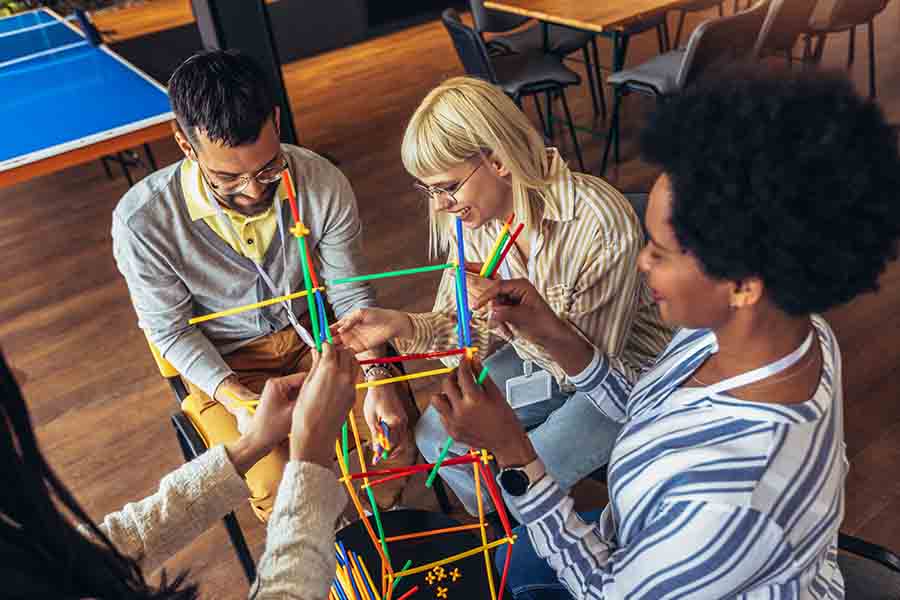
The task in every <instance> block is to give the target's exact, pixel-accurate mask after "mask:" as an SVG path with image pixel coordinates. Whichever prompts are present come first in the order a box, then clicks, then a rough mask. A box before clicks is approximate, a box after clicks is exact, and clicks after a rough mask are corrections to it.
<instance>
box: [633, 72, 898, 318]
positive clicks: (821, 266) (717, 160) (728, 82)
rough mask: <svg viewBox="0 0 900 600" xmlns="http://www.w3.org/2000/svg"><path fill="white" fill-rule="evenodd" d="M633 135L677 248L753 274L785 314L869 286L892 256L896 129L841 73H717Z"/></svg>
mask: <svg viewBox="0 0 900 600" xmlns="http://www.w3.org/2000/svg"><path fill="white" fill-rule="evenodd" d="M641 146H642V152H643V155H644V157H646V159H647V160H649V161H650V162H651V163H654V164H656V165H659V166H660V167H662V169H663V171H664V172H665V173H666V174H667V175H668V176H669V178H670V180H671V184H672V190H673V202H672V219H671V223H672V227H673V229H674V230H675V234H676V236H677V238H678V242H679V244H680V245H681V246H682V248H685V249H686V250H687V251H688V252H690V253H691V254H693V255H694V256H695V257H696V258H697V259H698V260H699V261H700V263H701V264H702V266H703V268H704V269H705V271H706V272H707V274H709V275H710V276H712V277H715V278H718V279H727V280H733V281H739V280H741V279H742V278H746V277H750V276H757V277H759V278H761V279H762V280H763V282H764V283H765V286H766V290H767V293H768V294H769V295H770V297H771V298H772V300H773V302H774V303H775V304H776V305H777V306H778V307H780V308H781V309H782V310H784V311H785V312H787V313H788V314H791V315H802V314H807V313H811V312H823V311H825V310H827V309H829V308H831V307H833V306H836V305H839V304H842V303H844V302H847V301H848V300H850V299H852V298H853V297H854V296H856V295H858V294H860V293H862V292H866V291H874V290H877V289H878V277H879V275H880V274H881V273H882V272H883V271H884V269H885V267H886V265H887V263H888V262H889V261H891V260H894V259H895V258H897V239H898V236H900V202H898V201H897V195H898V194H900V157H898V148H897V134H896V131H894V130H893V129H892V128H891V127H890V126H889V125H888V124H887V123H886V122H885V120H884V116H883V115H882V113H881V110H880V109H879V108H878V107H877V105H875V104H874V103H873V102H870V101H867V100H863V99H862V98H860V97H859V95H858V94H857V93H856V92H855V91H854V89H853V86H852V85H851V84H850V82H849V81H847V79H846V78H844V77H843V76H838V75H823V74H815V73H810V74H802V73H789V72H778V73H772V72H764V71H762V70H760V69H759V68H751V67H746V66H745V67H732V68H731V70H729V71H728V72H725V71H719V72H717V73H715V74H713V76H712V77H707V78H705V79H704V80H703V81H701V82H700V83H699V84H698V85H697V86H696V87H694V88H692V89H688V90H686V91H685V92H684V93H682V94H681V95H679V96H677V97H674V98H671V99H670V100H668V101H667V102H665V103H663V104H662V105H661V107H660V108H659V109H658V111H657V112H656V114H655V115H654V117H653V118H652V119H651V121H650V123H649V125H648V127H647V128H646V129H645V131H644V132H643V135H642V139H641Z"/></svg>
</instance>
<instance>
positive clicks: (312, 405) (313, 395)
mask: <svg viewBox="0 0 900 600" xmlns="http://www.w3.org/2000/svg"><path fill="white" fill-rule="evenodd" d="M312 352H313V365H312V369H311V370H310V372H309V375H307V377H306V381H305V383H304V385H303V388H302V389H301V390H300V396H299V398H298V399H297V404H296V405H295V406H294V414H293V423H292V426H291V460H302V461H308V462H314V463H317V464H320V465H322V466H324V467H326V468H331V463H332V460H333V456H334V455H333V449H334V448H333V443H334V440H335V439H336V438H337V435H338V432H339V431H340V428H341V424H342V423H343V422H344V420H345V419H346V418H347V413H349V412H350V409H351V408H352V407H353V403H354V401H355V399H356V389H355V387H354V383H355V382H356V374H357V372H358V370H359V364H358V363H357V362H356V358H355V357H354V356H353V351H351V350H350V349H348V348H344V347H340V346H332V345H331V344H324V345H323V346H322V353H321V354H319V353H318V352H316V351H315V350H313V351H312Z"/></svg>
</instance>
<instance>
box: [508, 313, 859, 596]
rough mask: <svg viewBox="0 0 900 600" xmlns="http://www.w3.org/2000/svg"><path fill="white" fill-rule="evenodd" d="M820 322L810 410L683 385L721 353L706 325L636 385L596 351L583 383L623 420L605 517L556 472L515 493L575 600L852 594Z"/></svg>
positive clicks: (835, 399) (840, 451) (689, 333)
mask: <svg viewBox="0 0 900 600" xmlns="http://www.w3.org/2000/svg"><path fill="white" fill-rule="evenodd" d="M812 322H813V325H814V327H815V330H816V333H817V334H818V339H819V343H820V346H821V348H822V356H823V366H822V376H821V379H820V381H819V386H818V388H817V390H816V392H815V394H814V395H813V396H812V398H810V399H809V400H808V401H806V402H803V403H800V404H791V405H782V404H766V403H760V402H748V401H744V400H739V399H737V398H734V397H732V396H727V395H717V396H714V397H705V398H700V399H697V398H696V395H694V394H686V393H684V392H683V391H680V390H679V387H680V386H681V385H682V383H683V382H685V381H686V380H687V379H688V378H689V377H690V376H691V374H692V373H693V372H694V371H695V370H696V369H697V368H698V367H699V366H700V365H701V364H702V363H703V362H704V361H705V360H706V358H707V357H709V356H710V355H711V354H712V353H714V352H716V351H717V342H716V338H715V335H714V334H713V333H712V332H711V331H709V330H682V331H681V332H679V333H678V334H677V335H676V336H675V338H674V339H673V340H672V342H671V343H670V344H669V346H668V347H667V348H666V350H665V351H664V352H663V354H662V355H660V358H659V360H658V361H657V363H656V365H654V367H653V368H652V369H651V370H649V371H648V372H647V373H646V374H645V375H644V376H643V377H642V378H641V379H640V380H639V381H638V382H637V383H636V384H634V388H633V389H631V386H630V384H629V383H628V382H627V380H625V379H624V378H622V377H621V376H620V375H619V374H618V373H617V372H616V371H615V370H613V369H610V368H609V365H608V363H606V362H605V360H604V358H603V356H602V355H600V353H597V355H596V356H595V359H594V361H593V362H592V368H589V369H588V370H586V371H585V373H583V374H581V376H579V377H578V378H577V381H575V383H576V385H578V387H579V389H580V390H581V391H585V392H586V393H588V394H590V395H591V397H593V398H597V407H598V409H600V410H602V411H604V412H605V413H607V414H608V415H610V416H611V417H613V418H617V419H619V420H624V421H625V425H624V428H623V429H622V431H621V433H620V434H619V437H618V439H617V441H616V445H615V448H614V449H613V453H612V457H611V459H610V464H609V494H610V503H609V505H608V506H607V507H606V509H605V510H604V511H603V515H602V517H601V519H600V521H599V522H598V523H596V524H586V523H584V521H582V520H581V519H580V518H579V517H578V515H577V514H576V513H575V511H574V510H573V502H572V500H571V498H570V497H569V496H567V495H566V494H564V493H563V491H562V490H561V489H560V488H559V486H558V485H557V484H556V482H555V481H554V480H553V479H552V478H551V477H550V476H545V477H544V478H543V479H541V480H540V481H539V482H537V483H536V484H535V485H534V486H533V487H532V488H531V489H530V490H529V491H528V493H526V494H525V495H524V496H522V497H520V498H518V499H514V501H515V503H516V506H517V508H518V509H519V511H520V512H521V514H522V517H523V520H524V522H525V523H527V525H528V532H529V535H530V537H531V540H532V543H533V545H534V547H535V550H536V551H537V553H538V554H539V555H540V556H542V557H544V558H545V559H546V560H547V561H548V562H549V564H550V566H551V567H553V568H554V569H555V570H556V572H557V574H558V576H559V578H560V580H561V581H562V582H563V584H565V585H566V587H567V588H568V589H569V591H570V592H571V593H572V594H573V595H574V596H575V597H576V598H598V599H599V598H603V599H608V600H611V599H618V598H629V599H637V598H652V599H653V600H660V599H663V598H703V599H704V600H709V599H712V598H741V599H761V598H766V599H786V598H790V599H798V600H800V599H802V600H813V599H815V600H822V599H837V598H843V597H844V591H843V589H844V585H843V578H842V576H841V573H840V571H839V569H838V566H837V535H838V527H839V526H840V523H841V520H842V519H843V515H844V491H843V484H844V478H845V475H846V472H847V461H846V452H845V445H844V428H843V407H842V392H841V358H840V350H839V349H838V344H837V340H836V339H835V337H834V333H833V332H832V331H831V328H830V327H829V326H828V324H827V323H826V321H825V320H824V319H823V318H821V317H819V316H813V318H812ZM625 398H627V403H626V402H623V401H622V400H621V399H625ZM616 399H619V400H616Z"/></svg>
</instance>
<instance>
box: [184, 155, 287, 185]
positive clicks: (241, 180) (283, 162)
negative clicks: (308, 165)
mask: <svg viewBox="0 0 900 600" xmlns="http://www.w3.org/2000/svg"><path fill="white" fill-rule="evenodd" d="M191 148H192V149H193V146H191ZM197 156H198V155H197V150H194V158H195V159H197ZM197 164H198V165H200V172H201V173H203V178H204V179H206V183H207V184H209V186H210V187H211V188H213V189H214V190H215V191H217V192H219V193H222V194H225V195H228V196H234V195H236V194H240V193H241V192H243V191H244V190H246V189H247V187H248V186H249V185H250V181H251V180H252V179H255V180H256V181H257V182H259V183H260V184H262V185H269V184H272V183H275V182H276V181H279V180H280V179H281V173H282V172H283V171H284V170H285V169H287V166H288V162H287V158H285V156H284V154H282V153H281V152H279V153H278V156H276V157H275V158H273V159H272V160H270V161H269V164H268V165H267V166H265V167H263V168H262V169H260V170H259V171H257V172H256V173H255V174H253V175H233V176H224V175H216V176H215V179H213V178H212V177H210V176H208V175H207V174H206V173H205V169H204V168H203V165H202V164H201V163H200V161H199V160H198V159H197Z"/></svg>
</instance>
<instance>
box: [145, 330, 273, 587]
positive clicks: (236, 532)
mask: <svg viewBox="0 0 900 600" xmlns="http://www.w3.org/2000/svg"><path fill="white" fill-rule="evenodd" d="M147 344H148V345H149V346H150V352H151V353H152V354H153V359H154V360H155V361H156V366H157V368H159V372H160V374H161V375H162V376H163V377H164V378H165V380H166V381H167V382H168V383H169V387H171V388H172V391H173V392H174V393H175V398H176V399H177V402H178V404H177V406H178V410H177V411H176V412H174V413H173V414H172V417H171V419H172V427H174V428H175V435H176V436H177V437H178V445H179V446H181V453H182V454H183V455H184V460H185V462H187V461H191V460H194V459H195V458H197V457H198V456H200V455H201V454H203V453H204V452H206V451H207V449H208V446H207V444H206V442H205V441H204V439H203V436H202V435H201V434H200V431H199V430H198V429H197V427H196V426H195V425H194V421H193V420H192V419H191V417H190V416H189V415H188V414H187V413H186V412H184V411H183V410H182V409H181V407H182V406H183V404H184V401H185V399H186V398H187V397H188V396H189V395H190V393H189V392H188V389H187V386H186V385H185V383H184V381H183V380H182V379H181V375H180V374H179V373H178V371H177V370H176V369H175V367H173V366H172V363H170V362H169V361H167V360H166V359H165V358H163V356H162V354H160V353H159V350H158V349H157V348H156V346H155V345H154V344H153V343H152V342H151V341H150V339H149V338H148V339H147ZM222 521H223V522H224V524H225V529H226V530H227V531H228V537H229V539H230V540H231V545H232V546H233V547H234V552H235V554H237V557H238V561H239V562H240V563H241V569H243V571H244V576H245V577H246V578H247V581H248V582H249V583H250V584H252V583H253V580H255V579H256V563H255V561H254V560H253V556H251V554H250V548H249V547H248V546H247V540H246V539H245V538H244V532H243V530H241V526H240V524H239V523H238V520H237V517H236V516H235V514H234V512H233V511H232V512H230V513H228V514H227V515H225V517H223V519H222Z"/></svg>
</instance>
